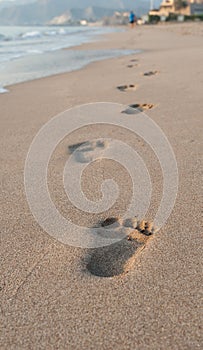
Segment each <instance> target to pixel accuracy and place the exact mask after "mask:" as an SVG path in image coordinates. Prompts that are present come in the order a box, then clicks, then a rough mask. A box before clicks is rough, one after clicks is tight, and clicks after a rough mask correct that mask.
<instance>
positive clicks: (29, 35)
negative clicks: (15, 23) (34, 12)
mask: <svg viewBox="0 0 203 350" xmlns="http://www.w3.org/2000/svg"><path fill="white" fill-rule="evenodd" d="M42 36H43V34H42V33H41V32H38V31H33V32H26V33H24V34H21V35H20V38H22V39H32V38H34V39H35V38H41V37H42Z"/></svg>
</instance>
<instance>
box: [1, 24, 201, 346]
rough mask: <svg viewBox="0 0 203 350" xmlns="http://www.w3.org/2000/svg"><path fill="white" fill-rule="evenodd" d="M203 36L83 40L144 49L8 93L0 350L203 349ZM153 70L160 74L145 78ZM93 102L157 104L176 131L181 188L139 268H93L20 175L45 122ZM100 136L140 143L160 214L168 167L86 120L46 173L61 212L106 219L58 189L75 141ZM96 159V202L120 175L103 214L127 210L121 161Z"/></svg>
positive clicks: (162, 31) (162, 33) (134, 34)
mask: <svg viewBox="0 0 203 350" xmlns="http://www.w3.org/2000/svg"><path fill="white" fill-rule="evenodd" d="M202 33H203V26H202V25H201V24H199V23H194V24H189V25H188V26H187V25H185V24H183V25H166V26H161V25H160V26H149V27H137V28H136V29H135V30H133V31H127V32H125V33H119V34H113V35H109V36H108V38H105V40H103V41H101V42H98V43H91V44H88V45H86V46H84V47H86V48H89V49H90V48H94V49H97V48H98V49H99V48H131V49H132V48H133V49H142V50H143V52H142V53H140V54H138V55H132V56H128V57H121V58H116V59H112V60H107V61H103V62H97V63H94V64H91V65H89V66H87V67H86V68H84V69H82V70H80V71H77V72H72V73H68V74H62V75H58V76H53V77H49V78H45V79H40V80H36V81H33V82H26V83H23V84H19V85H16V86H12V87H10V88H9V90H10V93H8V94H4V95H0V118H1V129H0V133H1V138H0V146H1V147H0V152H1V153H0V154H1V164H2V166H1V184H2V190H1V194H0V195H1V203H2V209H1V214H2V216H1V226H0V228H1V263H0V271H1V273H0V276H1V278H0V295H1V320H0V330H1V342H0V348H1V349H20V350H22V349H74V350H76V349H78V350H81V349H107V350H110V349H122V350H123V349H132V350H135V349H136V350H137V349H140V350H145V349H149V350H152V349H156V350H158V349H163V350H166V349H173V350H176V349H179V350H180V349H181V350H183V349H184V350H185V349H188V350H191V349H200V348H202V347H203V342H202V338H201V313H200V301H201V295H202V294H201V285H202V279H201V274H202V259H201V237H202V236H201V234H202V231H201V225H200V220H201V195H202V190H201V186H200V179H201V174H202V168H201V135H202V110H203V99H202V83H203V70H202V62H203V47H202ZM186 34H187V35H186ZM84 47H81V49H83V48H84ZM76 49H78V48H76ZM135 60H137V61H135ZM129 66H130V67H129ZM156 71H157V74H154V75H147V76H144V75H143V74H144V73H146V72H156ZM122 85H127V86H130V85H135V86H136V90H135V89H127V91H120V90H119V89H117V87H118V86H122ZM96 101H110V102H118V103H123V104H127V105H129V104H141V105H142V104H152V105H154V106H156V107H155V108H151V109H149V110H148V111H147V114H148V115H149V116H150V117H151V118H152V119H153V120H154V121H156V122H157V123H158V124H159V126H160V127H161V128H162V130H163V131H164V132H165V134H166V135H167V137H168V139H169V141H170V143H171V145H172V147H173V149H174V152H175V155H176V158H177V163H178V170H179V192H178V196H177V200H176V204H175V207H174V210H173V212H172V214H171V216H170V218H169V220H168V221H167V223H166V225H165V226H164V227H163V228H162V229H161V231H160V232H159V234H157V235H156V236H155V237H154V238H152V239H151V240H150V242H149V244H148V245H147V247H146V248H145V249H144V250H142V252H141V253H140V254H138V256H137V258H136V261H135V263H134V264H133V266H132V267H131V269H130V271H129V272H128V273H127V274H125V275H123V276H120V277H113V278H102V277H96V276H93V275H91V274H90V273H88V271H87V268H86V265H87V261H88V259H89V258H91V256H95V255H92V254H93V253H92V252H91V251H87V250H84V249H80V248H73V247H70V246H64V245H62V244H61V243H59V242H57V241H56V240H54V239H52V238H51V237H50V236H49V235H48V234H47V233H45V232H44V231H43V230H42V229H41V228H40V227H39V225H38V224H37V223H36V221H35V220H34V218H33V216H32V214H31V212H30V210H29V207H28V204H27V201H26V197H25V191H24V183H23V170H24V162H25V158H26V154H27V151H28V148H29V145H30V143H31V141H32V139H33V138H34V136H35V135H36V133H37V131H38V130H39V129H40V127H42V126H43V124H44V123H45V122H47V121H48V120H49V119H50V118H51V117H52V116H54V115H56V114H58V113H59V112H62V111H64V110H66V109H67V108H69V107H71V106H75V105H78V104H82V103H87V102H96ZM101 133H102V135H101ZM92 135H94V136H95V138H96V137H103V136H105V137H116V138H118V139H121V140H123V141H125V142H128V144H129V145H131V146H132V147H135V148H136V147H139V148H140V152H142V156H143V159H144V161H145V162H146V164H147V166H148V169H149V172H150V175H151V177H152V178H153V180H152V182H153V186H154V187H153V195H152V204H151V209H150V211H149V217H150V215H151V216H153V213H154V212H155V211H156V209H157V206H158V204H159V201H160V198H161V197H160V196H161V194H160V188H162V176H161V170H160V166H159V164H158V162H157V160H156V158H155V156H154V155H153V153H152V152H151V151H150V149H149V147H148V146H146V145H145V144H144V143H142V142H140V140H138V139H136V138H135V137H134V135H131V134H130V133H128V132H124V131H123V130H120V129H116V128H114V127H102V128H98V127H92V128H91V130H89V129H88V128H84V130H83V131H82V132H80V133H78V132H75V133H74V134H72V135H71V136H70V137H69V138H68V140H65V141H64V142H63V143H61V144H60V145H59V147H58V149H57V150H56V152H55V155H54V156H53V161H52V163H51V165H50V173H49V179H50V191H51V190H53V199H54V200H55V202H56V205H57V206H58V208H59V209H60V210H61V212H62V213H63V214H64V215H65V216H68V217H71V219H72V220H73V221H75V222H76V223H78V222H80V223H81V224H87V223H88V224H90V225H91V224H94V223H95V222H96V221H97V220H98V219H101V218H102V215H100V216H99V217H98V216H97V215H90V214H89V215H85V214H84V213H80V212H79V211H78V210H75V209H74V208H73V206H71V204H70V203H69V202H68V201H67V199H66V197H65V194H64V193H63V191H62V190H61V186H60V185H61V183H60V178H61V169H62V168H63V165H64V162H65V161H66V159H67V153H66V151H65V150H66V148H67V147H68V145H69V146H70V145H72V144H75V143H77V142H83V141H87V140H89V138H90V137H92ZM88 168H89V169H87V170H86V172H85V174H84V176H85V175H86V177H85V178H84V183H83V186H84V190H85V191H86V192H87V196H88V198H90V199H92V198H99V195H100V192H99V188H100V185H101V181H102V180H103V178H105V176H106V177H108V176H114V177H115V178H117V181H118V185H119V186H120V191H121V192H120V196H119V198H118V201H117V203H116V205H115V206H114V207H113V208H112V209H111V210H109V212H108V213H105V215H106V216H107V215H111V216H112V215H122V214H123V212H124V211H125V207H126V204H127V203H128V200H129V198H130V189H131V186H130V185H131V183H130V179H129V177H128V176H127V174H126V173H125V171H124V170H123V169H121V170H120V172H119V167H118V168H117V165H116V164H114V165H113V166H112V164H110V161H106V162H104V163H103V165H102V166H101V167H100V170H101V168H102V175H101V171H100V172H99V171H98V169H97V167H96V166H95V167H94V166H89V167H88ZM89 179H91V181H89ZM95 191H96V192H95ZM140 191H142V188H141V189H140ZM94 193H95V194H94ZM94 254H95V252H94Z"/></svg>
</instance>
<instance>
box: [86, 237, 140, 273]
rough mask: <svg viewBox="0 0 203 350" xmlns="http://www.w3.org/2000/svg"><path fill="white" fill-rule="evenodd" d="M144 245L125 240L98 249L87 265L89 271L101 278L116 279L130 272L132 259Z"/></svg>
mask: <svg viewBox="0 0 203 350" xmlns="http://www.w3.org/2000/svg"><path fill="white" fill-rule="evenodd" d="M141 247H144V244H143V243H139V242H137V241H130V240H128V239H127V238H124V239H123V240H122V241H120V242H118V243H114V244H111V245H110V246H107V247H102V248H96V249H95V250H94V252H93V253H92V255H91V258H90V261H89V263H88V264H87V269H88V271H89V272H90V273H91V274H93V275H95V276H100V277H114V276H119V275H122V274H123V273H126V272H128V269H130V265H131V259H132V258H133V256H134V254H135V253H136V251H137V250H138V249H140V248H141Z"/></svg>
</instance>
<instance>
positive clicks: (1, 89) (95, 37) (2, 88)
mask: <svg viewBox="0 0 203 350" xmlns="http://www.w3.org/2000/svg"><path fill="white" fill-rule="evenodd" d="M96 28H97V27H96ZM101 28H102V27H101ZM103 28H104V29H106V28H107V27H103ZM112 29H113V28H112ZM118 32H119V31H118V30H115V28H114V32H109V33H105V32H104V33H100V34H95V33H94V34H92V38H90V40H89V41H87V42H85V43H81V44H79V45H77V44H75V45H72V46H68V47H61V48H60V49H57V50H54V51H53V52H55V59H57V53H59V52H63V51H64V52H66V51H67V50H68V51H80V47H82V48H83V50H85V47H86V45H88V44H91V43H97V42H100V41H105V40H108V36H109V35H111V34H117V33H118ZM48 53H49V54H51V53H52V51H49V52H46V51H45V52H44V53H43V54H42V55H44V54H48ZM114 55H115V57H117V55H119V54H118V53H114ZM121 55H122V54H121ZM124 55H125V53H124ZM26 58H28V57H26V56H25V57H21V58H20V59H21V61H22V60H26ZM33 58H34V56H30V59H31V60H32V59H33ZM67 58H68V57H67ZM108 58H109V57H107V58H101V61H102V60H105V59H108ZM97 61H98V60H97V58H96V57H95V58H92V60H91V59H90V61H89V62H88V63H85V62H81V65H80V67H79V68H78V67H76V68H73V67H72V69H71V70H69V69H67V70H64V71H62V72H59V73H57V72H55V73H51V72H49V73H48V72H47V75H45V76H39V77H38V76H36V77H33V78H27V79H26V80H22V81H19V82H16V83H9V84H3V85H0V94H2V93H7V92H9V90H8V89H7V88H8V87H10V86H14V85H18V84H20V83H24V82H29V81H33V80H37V79H43V78H47V77H50V76H54V75H60V74H65V73H69V72H72V71H76V70H80V69H82V68H84V67H85V66H87V65H88V64H91V63H92V62H97ZM99 61H100V60H99ZM18 62H19V60H18ZM18 62H17V63H18ZM25 63H26V61H25ZM22 79H23V78H22Z"/></svg>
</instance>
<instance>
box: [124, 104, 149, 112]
mask: <svg viewBox="0 0 203 350" xmlns="http://www.w3.org/2000/svg"><path fill="white" fill-rule="evenodd" d="M152 108H154V105H153V104H150V103H143V104H141V103H135V104H132V105H129V107H128V108H126V109H125V110H124V111H122V113H124V114H139V113H140V112H143V111H145V110H148V109H152Z"/></svg>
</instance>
